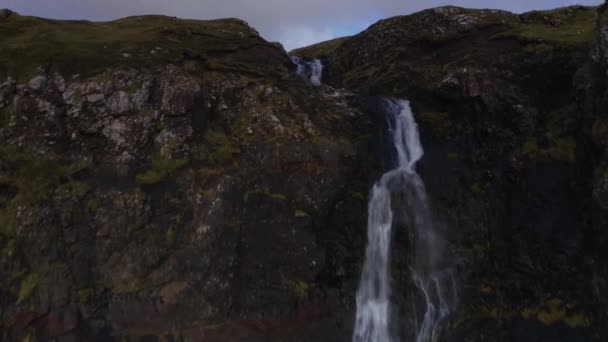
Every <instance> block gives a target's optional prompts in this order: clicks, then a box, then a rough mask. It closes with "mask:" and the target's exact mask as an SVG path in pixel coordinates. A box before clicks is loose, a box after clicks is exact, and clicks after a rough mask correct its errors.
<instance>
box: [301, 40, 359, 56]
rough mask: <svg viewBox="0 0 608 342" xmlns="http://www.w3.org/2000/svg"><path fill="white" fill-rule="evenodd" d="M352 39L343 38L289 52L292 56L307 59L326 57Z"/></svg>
mask: <svg viewBox="0 0 608 342" xmlns="http://www.w3.org/2000/svg"><path fill="white" fill-rule="evenodd" d="M349 38H350V37H341V38H336V39H332V40H328V41H325V42H321V43H317V44H314V45H310V46H306V47H302V48H299V49H295V50H292V51H290V52H289V55H291V56H298V57H305V58H319V57H322V56H326V55H328V54H329V53H331V51H333V50H334V49H336V48H338V47H339V46H340V45H342V44H343V43H344V42H345V41H347V40H348V39H349Z"/></svg>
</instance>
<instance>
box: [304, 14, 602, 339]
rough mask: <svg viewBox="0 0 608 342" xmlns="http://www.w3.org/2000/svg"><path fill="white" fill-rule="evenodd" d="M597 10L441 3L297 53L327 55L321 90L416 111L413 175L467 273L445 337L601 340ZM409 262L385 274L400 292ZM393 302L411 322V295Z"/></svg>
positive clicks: (397, 246)
mask: <svg viewBox="0 0 608 342" xmlns="http://www.w3.org/2000/svg"><path fill="white" fill-rule="evenodd" d="M596 11H597V9H596V8H586V7H568V8H563V9H558V10H554V11H548V12H531V13H525V14H522V15H515V14H511V13H508V12H503V11H493V10H468V9H462V8H457V7H443V8H437V9H431V10H427V11H423V12H420V13H417V14H414V15H411V16H402V17H395V18H390V19H386V20H382V21H380V22H378V23H377V24H375V25H372V26H371V27H370V28H369V29H368V30H366V31H364V32H362V33H361V34H359V35H356V36H354V37H350V38H349V39H347V40H346V41H344V42H343V43H342V44H341V45H339V46H338V47H335V48H334V47H332V49H331V50H324V49H322V48H321V49H320V48H319V47H322V45H317V46H316V47H314V48H312V49H310V50H307V49H306V48H305V49H303V50H301V51H303V53H304V54H308V55H310V56H311V57H320V58H323V59H324V61H325V63H326V68H325V69H326V70H327V74H326V77H325V81H326V82H328V83H329V84H332V85H334V86H338V87H346V88H349V89H353V90H357V91H359V92H361V93H365V94H370V95H385V96H386V95H392V96H396V97H402V98H408V99H410V100H411V101H412V106H413V108H414V111H415V116H416V119H417V121H418V122H419V123H420V126H421V136H422V140H423V145H424V147H425V152H426V154H425V157H424V158H423V159H422V160H421V163H420V165H419V173H420V174H421V175H422V177H423V178H424V179H425V183H426V184H427V186H428V188H429V189H428V190H429V193H430V194H431V195H432V196H433V198H434V200H435V202H436V204H437V205H438V206H439V207H441V208H443V210H444V216H445V221H446V223H447V225H448V227H449V231H450V233H449V234H451V242H450V244H451V247H450V249H451V250H452V251H455V253H456V254H457V255H459V256H460V263H461V266H462V267H461V275H462V276H463V281H462V284H461V288H462V289H463V293H462V295H461V305H460V307H461V309H460V312H458V313H457V314H456V315H455V318H454V320H453V321H452V322H451V326H450V329H449V334H448V335H449V336H450V340H455V341H461V340H466V341H469V340H472V341H481V340H492V341H494V340H496V341H511V340H519V341H537V340H551V341H573V340H577V341H579V340H580V341H588V340H601V337H602V336H606V332H605V329H604V325H605V324H604V322H605V320H606V318H605V312H604V311H605V310H604V309H603V308H604V307H605V305H598V302H600V301H601V300H600V299H599V293H603V292H604V290H603V289H604V288H603V285H602V284H603V283H604V280H603V279H604V277H605V275H606V273H605V270H604V267H603V266H600V264H602V261H601V260H603V259H604V258H605V255H603V254H601V253H603V252H601V253H600V252H596V251H600V250H602V248H601V247H599V246H598V244H599V245H601V246H603V245H604V243H603V242H601V243H600V242H598V241H604V238H603V236H604V234H603V233H602V232H601V228H599V227H605V221H601V220H600V219H599V217H600V216H597V214H594V212H596V209H592V208H591V201H592V198H593V199H595V202H596V205H597V206H598V207H600V208H601V206H602V201H603V195H602V194H603V193H602V191H603V190H602V189H603V180H602V177H601V175H602V172H601V167H600V169H599V170H600V171H596V172H595V174H596V176H595V179H596V180H595V181H594V184H590V182H589V179H590V178H591V177H592V176H591V172H592V169H593V167H592V165H591V164H592V160H593V159H596V157H592V155H593V153H591V151H592V150H593V147H591V146H590V138H589V137H590V135H588V134H586V133H583V130H585V127H586V126H589V127H591V126H593V128H589V130H588V133H591V134H592V135H593V136H595V137H601V136H602V134H603V133H601V130H602V128H601V127H602V124H601V119H600V120H595V119H594V118H595V116H597V114H590V113H594V110H599V112H602V111H603V110H604V109H603V108H607V107H606V103H605V102H602V101H605V100H599V101H598V100H597V99H600V98H601V99H605V96H604V95H601V94H599V93H595V94H594V95H591V96H590V98H592V100H590V101H589V102H592V104H589V105H588V106H587V107H586V108H583V107H585V105H584V104H583V103H582V102H581V98H584V97H585V96H584V95H581V94H585V93H587V88H588V87H587V85H586V84H585V82H587V81H589V80H590V79H595V81H593V82H594V83H593V84H596V85H599V84H602V85H603V84H604V82H605V80H604V79H603V78H604V77H603V76H599V78H600V79H597V78H598V76H597V75H605V70H603V69H601V67H600V66H599V65H601V64H602V63H603V62H601V60H602V58H603V57H601V56H603V54H602V53H603V52H602V51H603V50H604V47H603V44H604V43H603V40H605V39H604V38H605V37H603V36H604V34H603V29H602V25H603V24H602V22H603V21H602V20H603V19H600V28H599V30H597V28H596ZM601 17H602V16H600V18H601ZM598 33H599V35H598ZM596 35H598V39H597V41H596V43H595V44H594V46H595V47H594V48H593V51H595V52H594V56H595V57H594V58H595V62H594V66H592V67H593V68H594V69H593V70H592V71H589V70H588V69H587V68H586V67H584V66H585V65H586V63H587V61H588V56H589V51H590V50H591V45H592V44H591V42H592V41H593V39H594V37H595V36H596ZM585 80H587V81H585ZM589 82H591V81H589ZM593 89H596V90H597V89H602V90H601V91H602V92H603V91H605V90H604V89H605V88H601V87H598V86H595V87H594V88H593ZM600 95H601V96H600ZM590 108H593V109H590ZM587 115H592V116H593V117H594V118H587ZM601 139H603V138H601ZM601 139H600V140H601ZM594 141H595V144H596V145H597V143H598V142H599V141H598V139H597V138H595V139H594ZM600 164H601V162H600ZM592 189H593V190H592ZM595 220H598V221H597V222H595V223H593V222H592V221H595ZM594 227H595V228H594ZM397 235H398V236H399V235H404V236H405V237H403V238H401V239H400V240H399V239H398V242H397V243H396V244H395V247H394V250H395V254H397V253H398V252H397V251H404V250H407V248H408V247H407V246H408V245H407V241H408V238H407V235H408V233H407V231H403V229H402V230H401V233H399V230H398V232H397ZM596 239H597V240H596ZM592 240H595V241H594V242H592ZM399 241H401V242H399ZM594 246H595V247H594ZM403 264H404V261H403V260H399V257H397V260H396V262H395V266H394V272H393V274H394V276H395V282H396V283H397V284H399V285H396V286H397V287H398V288H400V289H401V293H408V291H407V290H406V289H408V288H411V287H412V285H411V282H410V280H409V278H410V276H409V272H408V270H407V268H406V267H403ZM398 293H399V292H398ZM591 293H595V294H596V295H593V296H592V295H590V294H591ZM397 300H398V303H399V304H398V306H399V308H400V309H399V310H398V311H399V314H400V315H402V316H401V317H400V319H401V322H406V321H407V319H408V317H409V316H411V315H410V314H409V313H410V312H411V309H410V306H411V305H410V306H408V305H407V303H409V302H408V298H407V295H404V297H403V298H398V299H397ZM403 334H407V332H406V331H404V332H403Z"/></svg>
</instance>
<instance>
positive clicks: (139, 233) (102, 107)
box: [0, 17, 375, 341]
mask: <svg viewBox="0 0 608 342" xmlns="http://www.w3.org/2000/svg"><path fill="white" fill-rule="evenodd" d="M10 20H15V21H16V23H19V21H20V20H27V19H24V18H20V17H17V18H15V19H10ZM36 20H37V19H36ZM125 20H127V19H124V20H123V21H125ZM134 20H135V19H134ZM149 20H156V21H158V20H167V22H166V23H165V24H166V25H167V26H166V27H165V28H163V30H165V31H172V32H173V31H175V30H177V29H178V28H179V29H181V30H184V32H187V31H189V30H190V31H192V35H191V36H192V37H193V38H192V39H195V40H198V39H199V38H198V37H200V36H205V35H208V36H210V37H211V38H209V41H207V43H209V44H211V43H212V42H213V43H216V44H223V45H224V46H237V48H234V49H233V48H227V49H226V50H221V51H218V50H217V46H214V48H212V49H209V48H208V45H201V47H200V48H199V49H200V50H199V51H190V50H188V51H184V52H183V54H182V53H180V51H179V48H176V47H171V49H172V50H171V51H169V52H167V56H165V57H162V58H163V60H164V61H163V62H160V61H157V62H158V63H157V64H156V65H153V66H145V65H143V66H140V67H136V66H134V65H132V64H131V62H130V61H129V60H128V59H129V58H131V59H136V58H143V57H141V56H138V55H137V53H138V52H137V51H139V46H138V45H137V43H133V45H132V46H130V48H131V52H125V53H128V54H131V55H130V57H125V58H126V59H127V61H126V62H125V63H124V64H120V65H111V66H109V67H108V68H107V69H105V71H101V72H100V71H95V70H93V71H92V72H85V73H81V72H82V70H81V69H77V72H78V73H81V74H80V75H76V74H74V73H70V72H69V71H66V69H62V68H64V67H66V66H67V64H63V62H62V61H59V62H58V63H59V64H60V65H59V66H56V65H54V64H50V65H47V66H46V68H45V69H40V70H39V71H37V72H36V73H34V75H32V76H31V77H28V78H27V79H23V80H19V78H21V77H22V76H23V75H21V74H16V75H13V76H10V77H8V78H7V79H6V80H5V81H3V83H1V85H0V114H1V117H2V128H1V129H0V139H1V141H2V147H1V148H0V191H1V193H0V224H1V229H0V251H1V256H0V267H1V268H0V269H1V276H0V289H1V292H0V303H1V305H0V314H1V317H2V319H1V320H0V322H1V324H0V328H1V331H2V340H7V341H22V340H41V341H47V340H61V341H63V340H66V341H70V340H104V341H105V340H121V339H122V338H130V339H132V340H140V339H141V340H158V339H163V338H166V339H169V340H182V339H183V340H188V341H200V340H205V341H231V340H232V341H240V340H247V341H251V340H262V341H267V340H284V339H285V338H288V339H289V340H301V341H310V340H318V339H319V338H320V337H321V336H322V338H323V339H329V338H332V336H334V337H344V336H348V334H349V330H350V327H349V325H350V324H351V322H350V321H351V316H352V313H351V309H352V308H351V305H352V302H353V296H354V288H355V287H356V281H357V278H358V272H359V270H358V264H359V260H358V258H360V255H362V253H359V249H362V248H363V243H364V239H363V233H364V227H363V226H362V225H363V223H364V222H365V217H364V214H363V213H364V212H365V208H366V202H365V194H366V192H367V189H368V187H369V182H370V181H371V180H372V179H373V176H372V174H371V173H372V172H373V167H371V166H370V165H374V164H375V163H374V162H373V161H371V160H370V156H371V154H370V152H369V148H368V144H367V140H368V137H369V136H370V134H369V133H370V130H371V125H370V123H369V120H368V119H367V118H366V117H365V116H364V115H363V113H362V112H360V111H359V110H357V109H355V108H354V107H352V106H349V102H350V101H351V98H352V96H351V95H349V94H348V93H345V92H340V91H335V90H333V89H331V88H329V87H314V86H312V85H309V84H307V83H306V82H305V81H303V80H301V79H299V78H298V77H296V76H295V75H292V74H290V73H289V72H288V67H289V63H288V62H287V61H288V57H287V55H286V54H285V53H284V52H283V51H281V50H280V49H278V48H277V47H276V46H274V45H272V44H269V43H265V42H264V41H262V40H261V38H259V37H257V35H254V36H248V35H251V31H252V29H250V28H249V27H248V26H246V25H245V24H243V23H242V22H240V21H224V22H221V21H220V24H221V25H218V26H217V27H216V28H214V27H213V25H216V23H215V22H212V23H206V22H201V23H194V24H192V25H194V26H193V27H186V28H184V27H183V26H184V25H186V24H185V23H183V22H181V21H177V20H173V19H162V18H156V19H155V18H149V17H142V19H140V20H139V21H141V22H143V23H145V22H147V21H149ZM121 22H122V21H119V22H116V23H113V24H114V25H122V24H121ZM11 23H15V22H13V21H9V24H11ZM222 23H223V24H222ZM33 24H34V25H35V24H36V23H33ZM211 24H212V25H211ZM40 25H46V24H45V23H44V22H43V23H41V24H40ZM66 25H67V24H66ZM78 25H80V24H78ZM87 25H89V24H87ZM90 25H94V24H90ZM131 25H137V24H130V23H129V24H128V25H127V26H128V28H129V29H130V28H132V26H131ZM142 25H143V24H142ZM171 25H175V26H177V28H175V27H172V26H171ZM196 25H200V26H201V27H202V28H201V27H197V26H196ZM209 25H211V26H210V27H208V26H209ZM5 29H7V28H5ZM88 29H90V30H93V31H95V30H94V29H92V28H88ZM203 29H204V30H203ZM216 29H217V30H218V31H215V30H216ZM196 30H199V31H196ZM200 30H203V31H200ZM195 31H196V32H198V33H195ZM75 34H76V32H75ZM220 34H221V35H222V37H220V38H221V39H219V38H218V39H216V38H214V37H215V35H220ZM244 37H249V38H247V39H250V40H251V41H243V39H245V38H244ZM145 38H146V37H142V38H141V39H143V40H145ZM100 39H102V37H100ZM182 39H183V40H184V44H185V45H188V44H190V43H191V42H190V41H189V40H188V39H190V36H188V35H187V34H186V36H185V37H184V38H182ZM200 39H202V38H200ZM205 39H207V38H205ZM216 40H218V41H216ZM102 41H103V39H102ZM159 44H160V43H159ZM32 48H33V49H36V48H37V47H36V46H33V47H32ZM168 49H169V48H168V47H167V46H165V45H159V46H158V49H157V48H153V50H152V51H153V52H155V53H154V54H153V55H152V57H151V58H156V57H155V56H156V55H158V54H163V53H164V52H163V51H166V50H168ZM184 49H185V48H184ZM3 53H5V54H7V55H8V54H10V51H9V52H7V51H4V52H3ZM145 53H146V54H149V53H150V51H148V50H145ZM37 58H38V57H37ZM174 58H175V59H174ZM36 62H37V59H36V60H35V61H34V62H32V63H36ZM24 63H29V62H27V61H24ZM112 63H113V62H112ZM26 67H28V68H29V67H30V66H27V65H21V66H19V67H18V68H17V67H15V69H13V70H21V69H23V68H26ZM60 67H61V68H60ZM7 72H8V74H9V75H12V74H11V71H10V70H9V71H7ZM74 72H75V71H74ZM355 249H356V250H357V251H356V253H355V252H354V250H355ZM291 331H295V332H294V334H295V335H296V336H298V337H291V336H292V335H291ZM315 334H321V335H318V336H316V335H315Z"/></svg>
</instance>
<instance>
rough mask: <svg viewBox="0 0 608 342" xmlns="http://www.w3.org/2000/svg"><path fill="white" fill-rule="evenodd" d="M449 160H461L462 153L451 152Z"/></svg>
mask: <svg viewBox="0 0 608 342" xmlns="http://www.w3.org/2000/svg"><path fill="white" fill-rule="evenodd" d="M448 160H451V161H457V160H460V154H458V152H450V153H448Z"/></svg>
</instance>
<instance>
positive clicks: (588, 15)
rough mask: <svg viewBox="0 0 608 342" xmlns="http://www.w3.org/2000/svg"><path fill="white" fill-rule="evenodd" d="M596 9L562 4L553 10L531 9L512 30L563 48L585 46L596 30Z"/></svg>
mask: <svg viewBox="0 0 608 342" xmlns="http://www.w3.org/2000/svg"><path fill="white" fill-rule="evenodd" d="M596 15H597V12H596V9H595V8H592V7H580V8H579V7H577V6H574V7H564V8H559V9H556V10H552V11H533V12H529V13H526V14H524V15H523V17H524V22H527V23H525V24H522V25H518V26H516V28H515V29H514V31H512V33H515V34H516V35H518V36H520V37H522V38H525V39H527V40H531V41H532V40H539V39H540V40H542V41H544V42H547V43H551V44H554V45H559V46H562V47H580V46H586V45H587V44H588V43H589V41H591V38H592V37H593V34H594V31H595V23H596Z"/></svg>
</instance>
